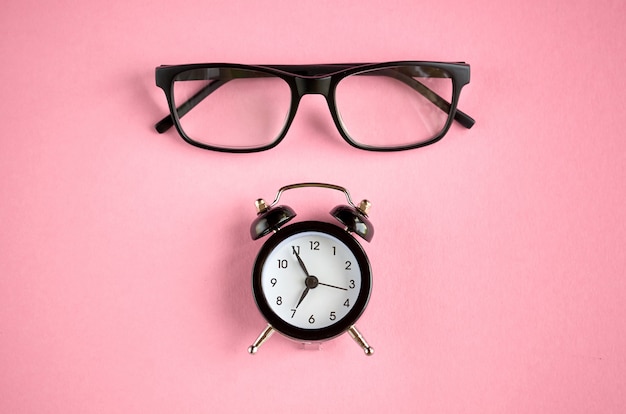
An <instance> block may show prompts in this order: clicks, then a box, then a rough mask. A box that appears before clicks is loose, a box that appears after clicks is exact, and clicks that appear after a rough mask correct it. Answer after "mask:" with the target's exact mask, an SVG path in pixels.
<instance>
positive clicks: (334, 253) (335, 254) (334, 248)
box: [333, 246, 337, 256]
mask: <svg viewBox="0 0 626 414" xmlns="http://www.w3.org/2000/svg"><path fill="white" fill-rule="evenodd" d="M333 256H337V248H336V247H335V246H333Z"/></svg>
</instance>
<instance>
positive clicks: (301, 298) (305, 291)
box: [296, 286, 311, 309]
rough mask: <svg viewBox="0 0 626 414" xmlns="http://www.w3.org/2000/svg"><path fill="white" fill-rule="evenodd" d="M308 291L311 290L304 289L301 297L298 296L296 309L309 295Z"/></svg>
mask: <svg viewBox="0 0 626 414" xmlns="http://www.w3.org/2000/svg"><path fill="white" fill-rule="evenodd" d="M309 290H311V288H310V287H308V286H307V287H306V289H304V292H302V296H300V300H299V301H298V304H297V305H296V309H298V306H300V304H301V303H302V301H303V300H304V298H305V297H306V295H307V294H308V293H309Z"/></svg>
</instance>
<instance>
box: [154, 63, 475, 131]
mask: <svg viewBox="0 0 626 414" xmlns="http://www.w3.org/2000/svg"><path fill="white" fill-rule="evenodd" d="M366 75H367V73H366ZM371 76H380V72H377V73H372V74H371ZM384 76H389V77H391V78H394V79H396V80H398V81H400V82H402V83H404V84H405V85H407V86H409V87H411V88H412V89H413V90H415V91H416V92H419V93H420V94H421V95H422V96H424V97H425V98H426V99H428V100H429V101H430V102H432V103H433V104H434V105H435V106H437V107H438V108H439V109H441V110H442V111H444V112H445V113H448V114H449V113H450V109H451V107H450V103H449V102H447V101H446V100H445V99H443V98H442V97H441V96H439V95H437V94H436V93H435V92H433V91H432V90H431V89H430V88H428V87H427V86H426V85H424V84H423V83H421V82H420V81H417V80H415V79H413V78H412V77H411V76H408V75H405V74H404V73H402V72H399V71H397V70H393V69H388V70H385V71H384ZM232 79H234V78H225V79H216V80H213V81H212V82H211V83H209V84H208V85H206V86H204V87H203V88H201V89H200V90H199V91H198V92H197V93H196V94H195V95H193V96H192V97H191V98H189V99H188V100H186V101H185V102H183V103H182V104H181V105H180V106H179V107H177V108H176V111H177V113H178V117H179V118H182V117H183V116H184V115H185V114H186V113H187V112H189V111H191V110H192V109H193V108H194V107H195V106H196V105H198V104H199V103H200V102H202V101H203V100H204V99H205V98H206V97H207V96H209V95H210V94H212V93H213V92H215V90H217V88H219V87H220V86H222V85H224V84H225V83H226V82H228V81H229V80H232ZM454 120H455V121H457V122H458V123H460V124H461V125H462V126H464V127H465V128H468V129H469V128H471V127H472V126H473V125H474V123H475V122H476V121H475V120H474V119H473V118H472V117H471V116H469V115H467V114H466V113H465V112H463V111H461V110H459V109H457V110H456V112H455V114H454ZM172 126H174V120H173V119H172V115H168V116H166V117H164V118H163V119H161V120H160V121H159V122H157V123H156V125H155V126H154V127H155V128H156V130H157V132H158V133H160V134H162V133H164V132H165V131H167V130H168V129H170V128H171V127H172Z"/></svg>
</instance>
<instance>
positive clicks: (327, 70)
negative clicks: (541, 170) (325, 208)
mask: <svg viewBox="0 0 626 414" xmlns="http://www.w3.org/2000/svg"><path fill="white" fill-rule="evenodd" d="M401 66H425V67H431V68H434V69H440V70H444V71H446V72H447V73H448V74H450V78H451V79H452V84H453V90H452V99H451V102H450V103H449V105H450V111H449V113H448V117H447V119H446V123H445V125H444V126H443V127H442V129H441V130H440V132H439V133H438V134H437V135H436V136H434V137H433V138H430V139H428V140H424V141H421V142H417V143H412V144H408V145H402V146H392V147H379V146H371V145H366V144H361V143H359V142H358V141H357V140H355V139H354V138H352V137H351V136H350V134H349V133H348V131H346V130H345V128H344V126H343V124H342V122H341V120H340V119H339V112H338V110H337V107H336V102H335V90H336V86H337V84H338V83H339V82H340V81H341V80H343V79H344V78H346V77H348V76H351V75H354V74H357V73H361V72H367V71H373V70H377V69H383V68H391V67H401ZM211 68H232V69H242V70H251V71H258V72H262V73H268V74H271V75H273V76H276V77H278V78H281V79H283V80H284V81H285V82H286V83H287V84H288V86H289V87H290V89H291V103H290V109H289V113H288V115H287V119H286V122H285V125H284V126H283V128H282V130H281V131H280V133H279V134H278V135H277V137H276V138H274V140H273V141H272V142H271V143H269V144H267V145H262V146H258V147H248V148H232V147H219V146H214V145H210V144H206V143H203V142H200V141H196V140H194V139H192V138H191V137H189V136H188V135H187V133H186V132H185V131H184V129H183V128H182V125H181V123H180V119H179V117H178V110H177V108H176V103H175V102H174V97H173V85H174V81H175V78H176V76H177V75H179V74H180V73H183V72H186V71H190V70H195V69H211ZM298 72H304V73H306V74H302V73H298ZM320 78H329V79H330V85H329V90H328V95H326V94H323V95H324V96H325V98H326V100H327V103H328V105H329V110H330V112H331V116H332V118H333V122H334V123H335V126H336V128H337V130H338V131H339V133H340V135H341V136H342V138H343V139H344V140H345V141H346V142H347V143H348V144H350V145H351V146H352V147H354V148H358V149H362V150H366V151H375V152H397V151H404V150H409V149H415V148H420V147H424V146H427V145H431V144H433V143H435V142H437V141H439V140H441V139H442V138H443V137H444V136H445V135H446V133H447V132H448V130H449V129H450V126H451V125H452V122H453V121H455V120H456V121H458V122H460V124H461V125H462V126H464V127H465V128H468V129H469V128H471V127H472V126H473V125H474V123H475V121H474V119H473V118H472V117H470V116H469V115H467V114H465V113H463V112H461V111H459V110H458V109H457V106H458V101H459V97H460V93H461V89H462V88H463V86H465V85H467V84H468V83H469V81H470V65H469V64H467V63H465V62H437V61H411V60H401V61H389V62H378V63H331V64H302V65H284V64H280V65H248V64H241V63H192V64H182V65H160V66H158V67H156V68H155V80H156V86H158V87H159V88H161V89H162V90H163V91H164V93H165V95H166V99H167V102H168V107H169V110H170V114H169V115H168V116H166V117H165V118H163V119H162V120H161V121H159V122H158V123H157V124H156V125H155V127H156V129H157V131H158V132H159V133H163V132H165V131H166V130H168V129H169V128H170V127H171V126H174V127H175V129H176V130H177V132H178V134H179V135H180V136H181V137H182V138H183V140H185V141H186V142H187V143H188V144H190V145H193V146H196V147H198V148H202V149H207V150H212V151H218V152H229V153H253V152H260V151H266V150H269V149H271V148H274V147H275V146H277V145H278V144H279V143H280V142H281V141H282V140H283V139H284V138H285V136H286V135H287V132H288V130H289V128H290V126H291V124H292V122H293V120H294V118H295V115H296V112H297V109H298V105H299V102H300V99H301V98H302V96H303V95H304V94H306V93H308V92H305V93H303V94H301V93H300V92H299V91H298V86H297V79H320ZM459 115H460V116H459Z"/></svg>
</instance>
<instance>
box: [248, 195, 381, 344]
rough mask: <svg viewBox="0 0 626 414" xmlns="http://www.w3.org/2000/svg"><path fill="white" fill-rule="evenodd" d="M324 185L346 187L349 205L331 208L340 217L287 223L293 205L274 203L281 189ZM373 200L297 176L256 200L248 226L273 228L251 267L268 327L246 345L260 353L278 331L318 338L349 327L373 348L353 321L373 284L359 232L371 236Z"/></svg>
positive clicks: (262, 230)
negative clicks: (273, 195) (354, 199)
mask: <svg viewBox="0 0 626 414" xmlns="http://www.w3.org/2000/svg"><path fill="white" fill-rule="evenodd" d="M305 187H321V188H327V189H332V190H338V191H341V192H343V193H344V194H345V196H346V198H347V201H348V205H339V206H337V207H335V208H333V209H332V210H331V212H330V214H331V215H332V216H333V217H334V218H335V219H337V220H338V223H339V225H334V224H330V223H326V222H321V221H302V222H297V223H294V224H290V225H286V224H287V222H289V221H290V220H291V219H293V218H294V217H295V216H296V213H295V211H294V210H293V209H291V208H290V207H288V206H285V205H281V206H276V204H277V203H278V201H279V199H280V197H281V195H282V193H283V192H285V191H287V190H291V189H296V188H305ZM370 206H371V204H370V202H369V201H367V200H363V201H361V202H360V203H359V205H355V204H354V203H353V202H352V200H351V199H350V194H349V193H348V191H347V190H346V189H345V188H344V187H340V186H337V185H333V184H324V183H299V184H292V185H288V186H285V187H282V188H281V189H279V190H278V193H277V195H276V198H275V200H274V202H273V203H272V204H270V205H268V204H267V203H266V202H265V201H264V200H263V199H258V200H257V201H256V208H257V217H256V219H255V220H254V221H253V223H252V225H251V226H250V235H251V237H252V239H254V240H256V239H259V238H261V237H264V236H267V235H269V234H270V233H273V234H272V235H271V236H270V237H269V238H268V239H267V240H266V242H265V243H264V244H263V246H262V247H261V250H260V251H259V253H258V255H257V258H256V260H255V263H254V268H253V271H252V292H253V295H254V299H255V301H256V304H257V307H258V309H259V311H260V312H261V314H262V315H263V317H264V318H265V320H266V321H267V322H268V325H267V327H266V328H265V329H264V330H263V332H262V333H261V335H259V337H258V338H257V340H256V341H255V342H254V344H252V345H251V346H250V347H249V348H248V352H249V353H251V354H255V353H256V352H257V350H258V349H259V346H261V344H262V343H263V342H265V340H267V339H268V338H269V337H270V336H271V335H272V334H273V333H274V331H278V332H279V333H281V334H283V335H284V336H286V337H288V338H291V339H294V340H296V341H299V342H302V343H304V344H318V343H322V342H324V341H327V340H329V339H332V338H334V337H336V336H339V335H341V334H343V333H345V332H348V333H349V335H350V336H351V337H352V338H353V339H354V340H355V341H356V342H357V343H358V344H359V345H360V346H361V347H362V348H363V350H364V351H365V354H366V355H372V354H373V352H374V350H373V348H372V347H370V346H369V344H368V343H367V342H366V341H365V339H364V338H363V336H362V335H361V334H360V333H359V331H358V330H357V329H356V327H355V326H354V324H355V323H356V321H357V320H358V319H359V317H360V316H361V314H362V313H363V311H364V310H365V308H366V306H367V303H368V301H369V298H370V294H371V292H372V270H371V266H370V262H369V259H368V257H367V255H366V253H365V251H364V250H363V248H362V247H361V245H360V244H359V242H358V241H357V239H356V238H355V237H354V236H353V235H357V236H359V237H360V238H361V239H363V240H365V241H367V242H369V241H370V240H371V239H372V237H373V236H374V228H373V227H372V224H371V223H370V221H369V219H368V211H369V208H370Z"/></svg>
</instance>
